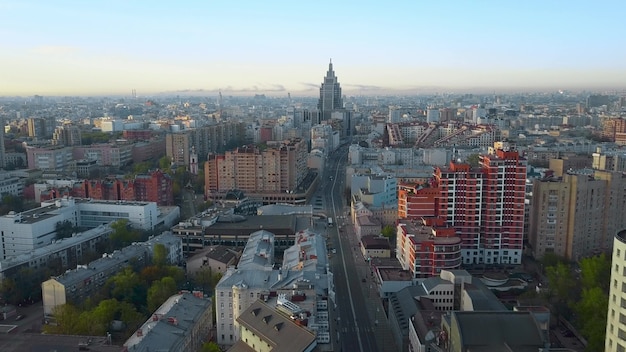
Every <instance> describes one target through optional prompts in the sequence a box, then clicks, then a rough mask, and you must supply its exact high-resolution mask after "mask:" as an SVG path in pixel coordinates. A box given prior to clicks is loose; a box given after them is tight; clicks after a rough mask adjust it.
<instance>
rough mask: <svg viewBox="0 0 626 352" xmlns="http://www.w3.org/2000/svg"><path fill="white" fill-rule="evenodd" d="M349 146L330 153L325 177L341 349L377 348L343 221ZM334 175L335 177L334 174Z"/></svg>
mask: <svg viewBox="0 0 626 352" xmlns="http://www.w3.org/2000/svg"><path fill="white" fill-rule="evenodd" d="M346 158H347V146H346V147H342V148H340V149H339V150H338V151H337V152H335V153H333V154H331V155H330V160H329V163H328V165H327V167H328V169H327V172H326V175H327V176H328V177H325V186H324V193H325V196H326V197H325V205H326V210H327V214H328V215H329V216H332V217H333V222H334V224H335V226H334V227H333V228H329V229H328V232H329V234H330V240H331V241H332V243H333V245H334V248H335V249H336V250H337V253H336V255H333V257H332V258H331V266H332V271H333V273H334V278H335V291H336V302H337V310H336V312H335V316H336V317H338V324H337V329H338V331H339V345H340V346H341V349H340V350H341V351H377V350H378V349H377V347H376V340H375V335H374V333H373V329H372V327H373V325H374V324H372V323H371V322H370V321H369V316H368V312H367V309H366V308H365V307H367V306H366V304H368V302H365V299H364V296H363V294H362V292H361V287H362V286H361V284H360V281H361V280H362V279H363V277H361V276H363V275H362V274H359V273H358V272H357V269H356V267H355V265H354V261H355V260H363V259H362V258H356V257H355V256H354V254H353V251H352V248H350V242H349V239H348V238H345V237H343V236H342V235H343V233H342V232H341V231H340V230H339V226H338V225H339V224H340V223H342V222H343V221H342V220H341V219H340V217H343V216H344V215H345V211H346V209H347V208H346V206H345V174H346V169H345V165H346ZM331 176H332V180H331V179H330V177H331Z"/></svg>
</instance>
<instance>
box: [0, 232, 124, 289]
mask: <svg viewBox="0 0 626 352" xmlns="http://www.w3.org/2000/svg"><path fill="white" fill-rule="evenodd" d="M111 232H113V230H112V229H111V227H110V226H108V225H100V226H98V227H96V228H93V229H89V230H87V231H83V232H79V233H75V234H72V237H68V238H63V239H59V240H53V242H52V243H51V244H49V245H47V246H44V247H40V248H36V249H33V250H32V251H30V252H28V253H22V254H19V255H15V256H10V257H7V258H5V259H4V260H0V280H2V279H4V278H7V277H13V276H14V275H18V274H19V272H20V270H22V269H25V268H28V269H32V270H39V269H42V268H44V267H47V268H52V267H54V266H58V267H59V268H68V267H74V266H76V265H78V263H79V262H80V261H81V259H82V257H83V255H84V254H85V253H87V252H92V253H95V252H96V251H97V247H96V246H97V245H98V243H101V242H104V241H106V240H107V239H108V238H109V235H110V234H111Z"/></svg>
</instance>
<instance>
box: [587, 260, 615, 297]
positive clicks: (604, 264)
mask: <svg viewBox="0 0 626 352" xmlns="http://www.w3.org/2000/svg"><path fill="white" fill-rule="evenodd" d="M580 279H581V284H582V287H583V288H585V289H591V288H595V287H599V288H601V289H602V291H604V292H606V293H607V294H608V292H609V284H610V282H611V261H610V260H609V258H608V257H607V256H606V255H605V254H601V255H598V256H595V257H589V258H584V259H582V260H581V261H580Z"/></svg>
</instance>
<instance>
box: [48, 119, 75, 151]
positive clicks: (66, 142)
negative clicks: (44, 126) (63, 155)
mask: <svg viewBox="0 0 626 352" xmlns="http://www.w3.org/2000/svg"><path fill="white" fill-rule="evenodd" d="M52 144H54V145H63V146H66V147H69V146H73V145H81V144H82V141H81V133H80V128H79V127H78V126H75V125H68V124H65V125H63V126H59V127H57V128H56V129H55V130H54V133H53V134H52Z"/></svg>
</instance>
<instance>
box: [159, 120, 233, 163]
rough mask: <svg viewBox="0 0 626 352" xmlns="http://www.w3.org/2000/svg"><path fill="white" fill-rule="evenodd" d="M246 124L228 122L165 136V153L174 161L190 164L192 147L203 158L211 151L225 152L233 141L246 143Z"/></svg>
mask: <svg viewBox="0 0 626 352" xmlns="http://www.w3.org/2000/svg"><path fill="white" fill-rule="evenodd" d="M245 127H246V126H245V124H244V123H243V122H226V123H220V124H215V125H210V126H202V127H198V128H192V129H188V130H184V131H180V132H176V133H168V134H167V135H166V136H165V153H166V155H167V156H168V157H169V158H170V160H171V161H172V163H174V164H176V165H184V166H189V161H190V154H191V149H192V147H193V148H195V151H196V153H197V154H198V155H200V156H201V158H202V160H204V157H205V156H206V155H207V154H209V153H220V152H223V151H224V150H225V149H226V148H227V146H229V145H232V143H237V144H244V143H245V135H246V134H245Z"/></svg>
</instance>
